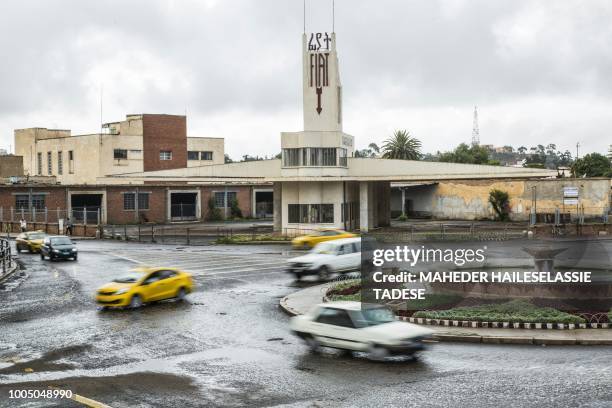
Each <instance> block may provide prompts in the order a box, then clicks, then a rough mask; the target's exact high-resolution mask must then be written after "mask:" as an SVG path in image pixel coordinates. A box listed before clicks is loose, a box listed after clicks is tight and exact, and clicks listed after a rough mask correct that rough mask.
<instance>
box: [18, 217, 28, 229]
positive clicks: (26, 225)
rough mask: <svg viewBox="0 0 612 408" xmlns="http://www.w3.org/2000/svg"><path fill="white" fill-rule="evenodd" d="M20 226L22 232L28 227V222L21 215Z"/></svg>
mask: <svg viewBox="0 0 612 408" xmlns="http://www.w3.org/2000/svg"><path fill="white" fill-rule="evenodd" d="M19 228H21V232H26V231H27V229H28V223H27V222H26V220H24V219H23V217H21V220H20V221H19Z"/></svg>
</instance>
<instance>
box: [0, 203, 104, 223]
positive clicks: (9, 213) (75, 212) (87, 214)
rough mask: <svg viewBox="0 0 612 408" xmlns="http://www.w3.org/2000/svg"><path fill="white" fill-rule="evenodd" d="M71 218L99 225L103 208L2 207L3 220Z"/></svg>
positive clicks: (1, 215)
mask: <svg viewBox="0 0 612 408" xmlns="http://www.w3.org/2000/svg"><path fill="white" fill-rule="evenodd" d="M68 218H70V219H71V220H72V222H73V223H74V224H87V225H99V224H101V221H102V220H103V219H104V213H103V210H102V209H101V208H99V207H74V208H72V209H71V210H66V209H61V208H54V209H51V208H47V207H44V208H35V207H32V208H31V209H27V208H14V207H9V208H5V207H0V221H1V222H15V221H20V220H22V219H23V220H25V221H26V222H27V223H58V222H59V220H64V222H65V221H66V220H67V219H68Z"/></svg>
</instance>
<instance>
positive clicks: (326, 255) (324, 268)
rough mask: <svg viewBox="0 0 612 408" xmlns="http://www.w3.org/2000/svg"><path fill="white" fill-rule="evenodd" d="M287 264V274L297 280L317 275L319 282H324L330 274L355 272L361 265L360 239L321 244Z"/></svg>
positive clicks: (345, 239) (337, 240) (346, 239)
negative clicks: (305, 276) (292, 275)
mask: <svg viewBox="0 0 612 408" xmlns="http://www.w3.org/2000/svg"><path fill="white" fill-rule="evenodd" d="M287 262H288V263H289V266H288V268H287V272H289V273H292V274H294V275H295V277H296V279H297V280H300V278H301V277H302V276H304V275H318V276H319V279H320V280H326V279H328V278H329V275H330V274H332V273H339V272H350V271H355V270H358V269H359V267H360V265H361V238H343V239H336V240H333V241H325V242H321V243H319V244H317V245H316V246H315V247H314V248H312V249H311V250H310V252H308V253H307V254H306V255H302V256H298V257H297V258H291V259H289V260H288V261H287Z"/></svg>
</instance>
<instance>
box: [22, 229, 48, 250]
mask: <svg viewBox="0 0 612 408" xmlns="http://www.w3.org/2000/svg"><path fill="white" fill-rule="evenodd" d="M46 236H47V234H45V232H44V231H28V232H22V233H21V234H19V235H18V236H17V238H16V239H15V248H16V249H17V252H21V251H29V252H30V253H32V254H33V253H35V252H40V247H41V246H42V244H43V240H44V239H45V237H46Z"/></svg>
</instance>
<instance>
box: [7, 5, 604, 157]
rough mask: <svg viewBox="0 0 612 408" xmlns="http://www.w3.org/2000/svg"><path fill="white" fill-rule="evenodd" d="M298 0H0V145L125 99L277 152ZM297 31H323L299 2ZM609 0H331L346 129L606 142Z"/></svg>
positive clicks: (324, 12) (241, 146)
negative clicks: (476, 120)
mask: <svg viewBox="0 0 612 408" xmlns="http://www.w3.org/2000/svg"><path fill="white" fill-rule="evenodd" d="M302 7H303V3H302V0H223V1H221V0H193V1H189V0H180V1H152V0H142V1H135V0H117V1H111V0H105V1H82V0H73V1H68V0H47V1H42V0H39V1H31V0H3V1H2V2H0V30H1V32H2V35H0V50H2V52H1V54H2V62H1V63H0V146H4V147H6V148H8V147H9V145H11V144H13V129H15V128H25V127H35V126H37V127H50V128H69V129H72V130H73V133H74V134H78V133H95V132H97V130H98V129H99V123H100V88H101V86H102V87H103V101H104V103H103V106H104V109H103V120H104V121H105V122H111V121H118V120H121V119H122V118H124V117H125V114H128V113H143V112H144V113H173V114H185V112H186V113H187V116H188V118H187V119H188V133H189V135H190V136H216V137H224V138H225V139H226V152H227V153H229V154H230V155H231V156H232V157H233V158H239V157H240V156H242V155H243V154H247V153H248V154H251V155H256V154H257V155H272V154H276V153H278V152H279V151H280V136H279V133H280V132H281V131H295V130H301V129H302V116H301V72H300V69H301V61H300V58H301V43H300V42H301V33H302V31H303V13H302ZM306 14H307V16H306V31H307V32H310V31H331V30H332V18H331V0H308V1H307V13H306ZM611 22H612V1H610V0H589V1H580V0H576V1H561V0H555V1H550V0H543V1H535V0H533V1H518V0H507V1H502V0H495V1H491V0H480V1H479V0H443V1H442V0H441V1H433V0H411V1H406V0H376V1H374V0H368V1H366V0H336V21H335V28H336V30H335V31H336V33H337V46H338V53H339V58H340V74H341V78H342V83H343V86H344V89H343V92H344V95H343V98H344V130H345V132H347V133H350V134H352V135H354V136H355V137H356V144H357V147H358V148H361V147H365V146H367V144H368V143H370V142H376V143H381V142H382V141H383V140H384V139H385V138H386V137H388V136H389V135H390V134H391V133H392V131H393V130H394V129H398V128H405V129H407V130H409V131H410V132H411V133H412V134H413V135H414V136H415V137H417V138H419V139H420V140H421V141H422V142H423V150H424V151H425V152H435V151H437V150H448V149H450V148H452V147H454V146H455V145H457V144H459V143H461V142H469V141H470V140H471V133H472V114H473V109H474V105H478V109H479V115H480V139H481V143H483V144H494V145H506V144H511V145H513V146H515V147H518V146H520V145H525V146H527V147H529V146H532V145H534V144H538V143H539V144H547V143H551V142H552V143H556V144H557V145H558V146H560V148H562V149H570V150H571V151H572V154H574V153H575V150H576V148H575V145H576V142H580V143H581V145H582V147H581V154H582V153H583V152H587V151H598V152H601V153H605V152H606V151H607V146H608V145H609V144H612V48H611V47H612V46H611V44H612V24H611Z"/></svg>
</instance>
